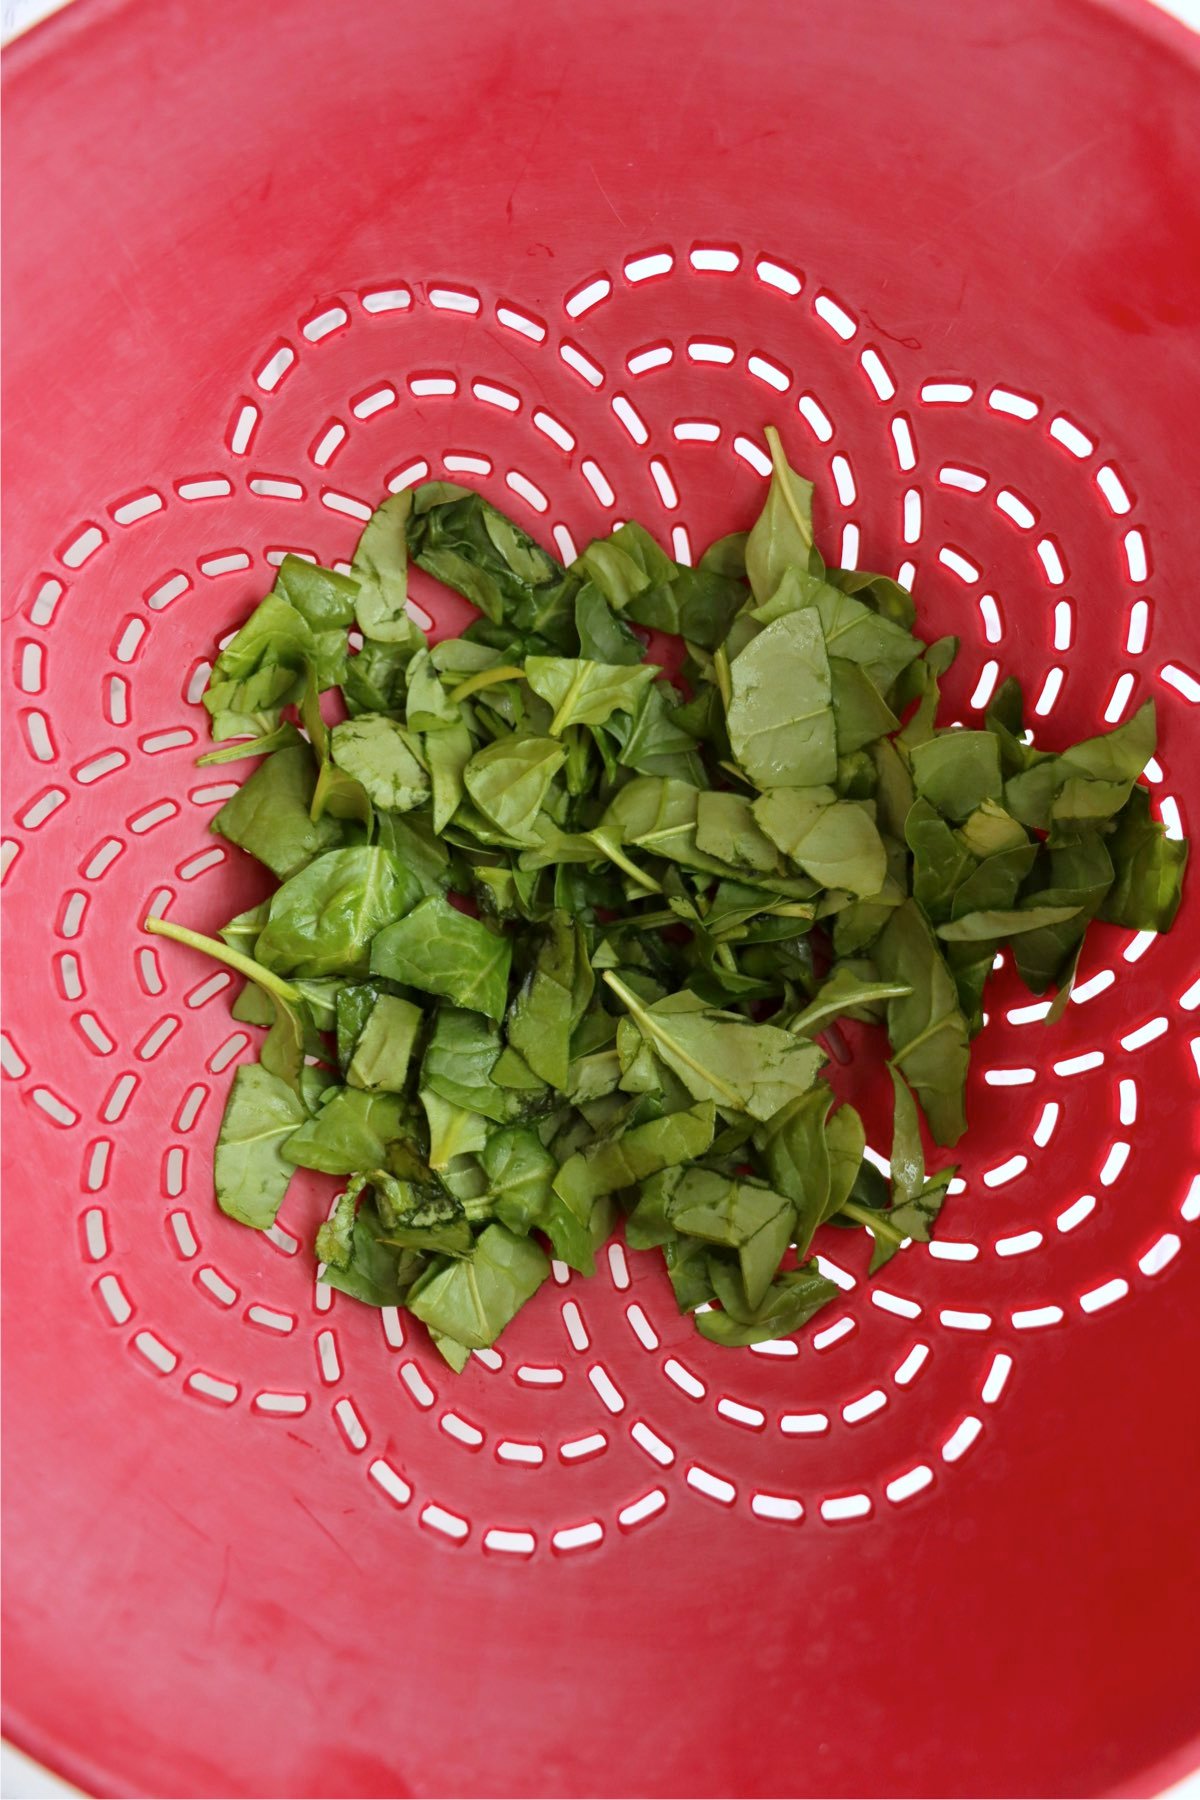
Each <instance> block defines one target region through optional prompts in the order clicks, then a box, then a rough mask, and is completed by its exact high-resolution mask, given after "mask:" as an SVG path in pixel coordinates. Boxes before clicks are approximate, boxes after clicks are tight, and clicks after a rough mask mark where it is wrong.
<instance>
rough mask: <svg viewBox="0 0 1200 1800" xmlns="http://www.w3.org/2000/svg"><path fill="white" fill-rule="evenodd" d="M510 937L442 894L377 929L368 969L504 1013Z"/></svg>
mask: <svg viewBox="0 0 1200 1800" xmlns="http://www.w3.org/2000/svg"><path fill="white" fill-rule="evenodd" d="M511 961H512V943H511V941H510V940H509V939H508V938H505V937H500V936H498V935H497V933H496V932H494V931H491V930H489V929H488V927H487V926H486V925H485V924H483V922H482V921H481V920H479V919H472V918H469V917H468V915H467V914H466V913H463V912H460V911H459V910H458V908H457V907H456V906H451V904H450V902H449V901H448V900H443V899H441V897H440V896H431V897H430V898H429V899H428V900H422V902H421V904H420V905H419V906H417V907H414V909H413V911H412V912H410V913H409V914H408V915H407V917H405V918H403V919H400V920H399V921H398V922H397V923H396V924H395V925H389V926H388V927H387V928H386V929H385V930H383V931H381V932H380V933H379V935H378V936H377V937H376V939H375V941H374V943H373V944H372V946H371V971H372V973H373V974H376V975H386V976H388V977H389V978H390V979H391V980H392V981H400V982H403V983H404V984H405V985H406V986H408V987H416V988H421V989H422V990H423V991H424V992H425V993H427V994H440V995H442V996H443V997H444V998H445V999H447V1000H453V1001H454V1002H455V1004H456V1005H458V1006H465V1007H467V1008H468V1009H469V1010H470V1011H472V1012H481V1013H483V1014H484V1015H485V1016H486V1017H487V1018H489V1019H502V1018H503V1017H504V1012H505V1008H506V1006H507V1004H508V970H509V965H510V963H511Z"/></svg>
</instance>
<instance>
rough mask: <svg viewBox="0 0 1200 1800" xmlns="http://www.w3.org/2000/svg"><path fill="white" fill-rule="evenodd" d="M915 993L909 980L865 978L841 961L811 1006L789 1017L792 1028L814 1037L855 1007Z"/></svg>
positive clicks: (822, 985) (905, 996)
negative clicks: (815, 1033) (871, 979)
mask: <svg viewBox="0 0 1200 1800" xmlns="http://www.w3.org/2000/svg"><path fill="white" fill-rule="evenodd" d="M911 992H912V989H911V988H910V987H909V986H908V984H907V983H906V982H903V981H869V980H864V979H863V977H862V976H861V975H859V974H858V973H857V972H856V971H855V970H854V969H850V968H846V967H845V966H844V965H841V964H839V965H838V966H837V967H835V968H834V969H833V971H832V973H831V974H830V976H829V978H828V980H826V981H823V982H822V983H821V986H820V988H819V989H818V990H817V993H816V994H815V995H814V997H813V998H812V1000H810V1001H809V1003H808V1005H807V1006H805V1007H803V1008H802V1009H801V1011H800V1012H798V1013H796V1014H795V1015H794V1016H793V1017H792V1018H791V1019H789V1021H788V1030H789V1031H792V1032H795V1034H796V1036H797V1037H811V1036H812V1034H813V1033H814V1032H816V1031H822V1030H823V1029H824V1028H825V1026H826V1025H828V1024H830V1023H831V1021H832V1020H834V1019H836V1018H838V1017H839V1016H840V1015H841V1014H843V1013H848V1012H852V1011H853V1009H854V1008H855V1007H860V1006H876V1005H878V1003H879V1001H881V1000H904V999H906V998H907V996H908V995H909V994H911Z"/></svg>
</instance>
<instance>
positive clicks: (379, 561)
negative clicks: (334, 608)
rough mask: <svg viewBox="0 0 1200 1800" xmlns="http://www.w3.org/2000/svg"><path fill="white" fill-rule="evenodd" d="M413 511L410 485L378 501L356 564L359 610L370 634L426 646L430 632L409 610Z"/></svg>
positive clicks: (387, 641) (386, 641)
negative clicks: (409, 540)
mask: <svg viewBox="0 0 1200 1800" xmlns="http://www.w3.org/2000/svg"><path fill="white" fill-rule="evenodd" d="M411 511H412V493H411V491H410V490H409V489H408V488H403V489H401V491H400V493H398V494H393V495H392V497H391V499H390V500H385V501H384V503H383V505H382V506H379V507H376V509H375V511H374V512H373V513H372V514H371V517H370V518H369V519H368V521H367V523H366V525H365V526H364V527H363V533H362V536H361V537H360V538H359V540H358V548H357V549H356V550H355V552H354V560H353V562H352V563H351V565H350V568H351V572H352V574H353V575H354V576H355V577H356V578H357V580H358V597H357V599H356V600H355V603H354V611H355V616H356V618H357V620H358V625H359V629H360V630H361V632H362V634H363V636H364V637H368V638H374V639H375V641H376V642H377V643H381V644H396V645H398V646H399V647H400V648H401V649H403V650H412V651H414V652H415V651H417V650H422V649H424V647H425V634H424V632H423V631H422V630H421V627H420V626H419V625H418V624H417V622H416V620H415V619H413V618H410V617H409V613H408V605H407V602H408V549H407V544H406V541H405V532H406V528H407V525H408V518H409V514H410V513H411Z"/></svg>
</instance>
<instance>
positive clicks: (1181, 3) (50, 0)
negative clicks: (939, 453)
mask: <svg viewBox="0 0 1200 1800" xmlns="http://www.w3.org/2000/svg"><path fill="white" fill-rule="evenodd" d="M1155 3H1156V4H1157V5H1158V6H1160V7H1161V8H1162V10H1163V11H1164V12H1169V13H1173V14H1174V16H1175V17H1176V18H1177V19H1181V20H1182V21H1183V23H1184V24H1185V25H1190V26H1191V27H1192V29H1193V31H1200V0H1155ZM69 4H70V0H3V7H2V10H0V25H2V35H3V41H4V42H5V43H7V42H8V40H9V39H10V38H13V37H15V36H16V35H17V33H18V32H21V31H25V30H27V29H28V27H29V26H30V25H34V24H36V23H37V21H38V20H39V19H44V18H46V17H47V16H48V15H49V14H50V13H53V12H58V10H59V9H60V7H63V6H66V5H69ZM78 1791H79V1790H78V1789H77V1788H73V1787H69V1786H68V1785H67V1783H66V1782H65V1781H60V1780H59V1779H58V1777H57V1776H55V1775H51V1774H50V1773H49V1771H48V1770H46V1769H43V1768H42V1767H41V1766H40V1765H39V1764H38V1763H34V1762H31V1761H30V1760H29V1758H28V1757H27V1756H22V1755H21V1753H20V1751H19V1750H14V1749H13V1747H12V1745H11V1744H2V1745H0V1796H4V1797H5V1800H41V1797H42V1796H50V1795H54V1796H60V1797H61V1796H63V1795H70V1794H76V1793H78ZM1162 1800H1200V1770H1198V1771H1197V1772H1196V1774H1194V1775H1189V1776H1188V1778H1187V1779H1186V1780H1185V1781H1181V1782H1180V1783H1179V1785H1178V1786H1177V1787H1173V1788H1171V1789H1170V1790H1169V1793H1168V1794H1166V1795H1164V1796H1163V1797H1162Z"/></svg>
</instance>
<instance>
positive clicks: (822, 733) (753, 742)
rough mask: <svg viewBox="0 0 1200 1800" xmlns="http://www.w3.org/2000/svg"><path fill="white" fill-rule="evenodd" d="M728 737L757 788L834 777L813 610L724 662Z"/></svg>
mask: <svg viewBox="0 0 1200 1800" xmlns="http://www.w3.org/2000/svg"><path fill="white" fill-rule="evenodd" d="M729 677H730V686H731V693H730V700H729V704H728V707H727V709H726V717H727V722H728V726H729V741H730V744H731V745H732V746H733V753H734V755H735V756H736V758H737V760H738V762H739V764H740V765H741V767H742V769H743V770H744V771H745V773H746V776H747V777H748V779H749V780H750V781H751V782H753V784H754V785H755V786H756V787H758V788H764V789H766V788H777V787H816V786H819V785H821V784H827V783H829V782H832V781H833V780H834V778H835V776H836V775H837V755H838V752H837V729H836V723H835V720H834V713H833V705H832V698H833V688H832V682H831V678H830V673H829V658H828V656H827V655H826V652H825V638H824V634H823V633H822V631H821V623H820V620H819V618H818V617H817V615H816V613H815V612H814V611H813V610H812V609H811V608H810V609H806V610H804V611H802V612H794V613H788V614H787V615H786V616H785V617H784V618H782V619H777V620H776V621H775V623H774V624H773V625H768V626H767V627H766V628H765V629H764V630H763V631H760V632H759V634H758V636H757V637H755V638H753V639H751V641H750V643H749V644H747V646H746V648H745V649H744V650H743V651H742V652H741V654H740V655H738V656H736V657H735V658H734V660H733V662H732V663H731V664H730V666H729Z"/></svg>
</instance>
